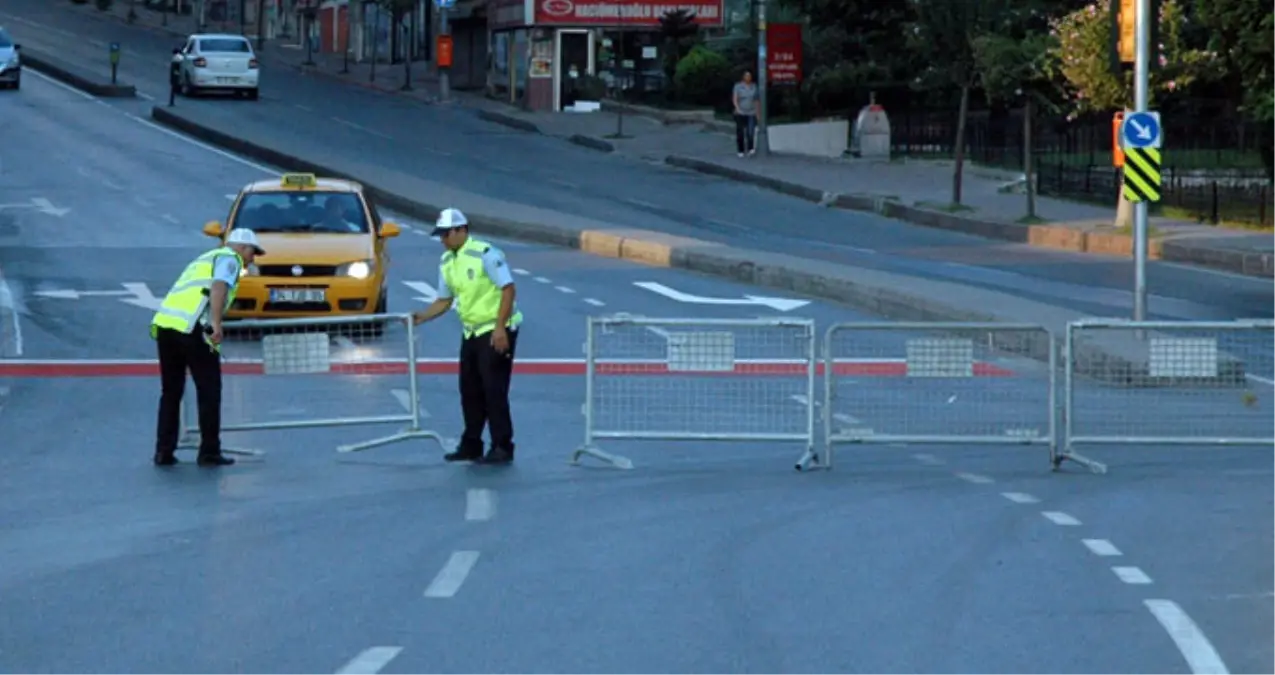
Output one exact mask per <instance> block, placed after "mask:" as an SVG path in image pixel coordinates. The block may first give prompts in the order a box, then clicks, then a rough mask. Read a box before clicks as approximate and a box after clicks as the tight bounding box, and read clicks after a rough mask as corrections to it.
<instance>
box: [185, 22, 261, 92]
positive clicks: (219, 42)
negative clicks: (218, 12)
mask: <svg viewBox="0 0 1275 675" xmlns="http://www.w3.org/2000/svg"><path fill="white" fill-rule="evenodd" d="M181 57H182V67H181V92H182V96H193V95H195V94H198V93H200V92H203V91H229V92H234V93H235V94H237V95H243V96H247V97H248V98H250V99H252V100H254V101H255V100H257V87H258V84H259V80H260V75H261V68H260V66H259V64H258V63H257V54H256V52H254V51H253V49H252V42H250V41H249V40H248V38H246V37H244V36H242V35H231V34H220V33H196V34H195V35H191V36H190V37H189V38H188V39H187V40H186V44H185V46H183V47H182V48H181Z"/></svg>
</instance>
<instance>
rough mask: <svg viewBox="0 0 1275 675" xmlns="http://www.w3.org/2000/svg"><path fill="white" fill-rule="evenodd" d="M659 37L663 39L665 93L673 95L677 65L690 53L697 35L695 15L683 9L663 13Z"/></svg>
mask: <svg viewBox="0 0 1275 675" xmlns="http://www.w3.org/2000/svg"><path fill="white" fill-rule="evenodd" d="M660 35H661V36H662V37H663V38H664V45H665V47H666V49H665V50H664V81H665V82H667V83H669V86H666V91H667V92H668V93H669V94H673V93H674V92H675V90H676V87H675V86H671V85H672V84H673V82H674V81H675V80H676V77H677V63H678V62H679V61H681V60H682V57H683V56H686V54H687V52H688V51H690V48H691V45H692V44H693V43H694V41H695V37H696V36H698V35H699V24H698V23H695V14H694V13H693V12H689V11H687V10H685V9H677V10H673V11H671V12H665V13H664V15H663V16H661V17H660Z"/></svg>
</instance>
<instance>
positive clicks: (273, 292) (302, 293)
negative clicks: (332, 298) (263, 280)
mask: <svg viewBox="0 0 1275 675" xmlns="http://www.w3.org/2000/svg"><path fill="white" fill-rule="evenodd" d="M324 300H325V298H324V293H323V290H322V289H314V288H272V289H270V302H290V303H303V302H323V301H324Z"/></svg>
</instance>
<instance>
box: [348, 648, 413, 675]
mask: <svg viewBox="0 0 1275 675" xmlns="http://www.w3.org/2000/svg"><path fill="white" fill-rule="evenodd" d="M401 651H403V648H402V647H370V648H368V649H364V650H363V651H361V652H359V655H358V656H356V657H354V658H353V659H351V660H350V662H349V663H347V664H345V665H344V666H341V668H340V669H339V670H337V671H336V673H337V675H376V673H379V672H381V669H382V668H384V667H385V666H386V665H388V664H389V662H390V661H393V660H394V657H396V656H398V654H399V652H401Z"/></svg>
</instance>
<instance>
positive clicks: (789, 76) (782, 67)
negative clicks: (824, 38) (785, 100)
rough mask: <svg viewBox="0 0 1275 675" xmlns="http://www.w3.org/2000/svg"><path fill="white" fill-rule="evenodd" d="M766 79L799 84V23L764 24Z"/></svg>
mask: <svg viewBox="0 0 1275 675" xmlns="http://www.w3.org/2000/svg"><path fill="white" fill-rule="evenodd" d="M766 81H767V83H768V84H801V24H799V23H772V24H770V25H768V26H766Z"/></svg>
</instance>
